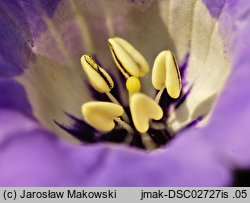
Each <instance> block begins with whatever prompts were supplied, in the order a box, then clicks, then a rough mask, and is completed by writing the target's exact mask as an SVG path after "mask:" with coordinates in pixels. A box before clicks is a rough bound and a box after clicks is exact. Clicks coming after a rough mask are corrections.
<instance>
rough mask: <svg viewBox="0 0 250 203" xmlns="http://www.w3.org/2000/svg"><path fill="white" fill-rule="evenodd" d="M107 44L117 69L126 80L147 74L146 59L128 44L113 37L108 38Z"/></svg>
mask: <svg viewBox="0 0 250 203" xmlns="http://www.w3.org/2000/svg"><path fill="white" fill-rule="evenodd" d="M108 43H109V48H110V51H111V54H112V56H113V59H114V61H115V63H116V65H117V67H118V68H119V70H120V71H121V72H122V74H123V75H124V76H125V77H126V78H128V77H130V76H134V77H143V76H145V75H146V74H147V73H148V72H149V65H148V63H147V61H146V59H145V58H144V57H143V56H142V55H141V53H140V52H139V51H137V50H136V49H135V48H134V47H133V46H132V45H131V44H130V43H129V42H127V41H126V40H124V39H122V38H119V37H114V38H110V39H109V40H108Z"/></svg>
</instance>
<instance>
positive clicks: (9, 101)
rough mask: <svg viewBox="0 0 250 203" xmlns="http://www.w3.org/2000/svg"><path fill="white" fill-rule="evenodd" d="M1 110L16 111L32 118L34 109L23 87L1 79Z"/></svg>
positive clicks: (12, 81) (14, 82)
mask: <svg viewBox="0 0 250 203" xmlns="http://www.w3.org/2000/svg"><path fill="white" fill-rule="evenodd" d="M0 108H7V109H15V110H18V111H20V112H22V113H24V114H26V115H28V116H31V117H32V108H31V105H30V103H29V101H28V98H27V95H26V92H25V90H24V88H23V86H22V85H20V84H19V83H17V82H16V81H14V80H7V79H0Z"/></svg>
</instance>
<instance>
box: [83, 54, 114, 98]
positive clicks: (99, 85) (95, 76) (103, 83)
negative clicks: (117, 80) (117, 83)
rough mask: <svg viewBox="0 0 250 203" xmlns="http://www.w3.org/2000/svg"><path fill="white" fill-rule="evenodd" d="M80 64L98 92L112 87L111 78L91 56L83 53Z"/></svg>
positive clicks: (108, 90) (107, 90) (109, 89)
mask: <svg viewBox="0 0 250 203" xmlns="http://www.w3.org/2000/svg"><path fill="white" fill-rule="evenodd" d="M81 64H82V67H83V70H84V72H85V73H86V75H87V77H88V80H89V82H90V84H91V85H92V86H93V88H94V89H95V90H96V91H98V92H100V93H105V92H110V91H111V89H112V88H113V87H114V82H113V80H112V78H111V77H110V75H109V74H108V73H107V72H106V71H105V70H104V69H103V68H101V67H100V66H99V65H98V64H97V63H96V62H95V61H94V59H93V58H92V57H91V56H89V55H86V54H85V55H83V56H82V57H81Z"/></svg>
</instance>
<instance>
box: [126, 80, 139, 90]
mask: <svg viewBox="0 0 250 203" xmlns="http://www.w3.org/2000/svg"><path fill="white" fill-rule="evenodd" d="M126 88H127V90H128V91H129V93H135V92H139V91H140V89H141V83H140V80H139V79H138V78H137V77H133V76H132V77H129V78H128V79H127V82H126Z"/></svg>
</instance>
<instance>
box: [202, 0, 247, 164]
mask: <svg viewBox="0 0 250 203" xmlns="http://www.w3.org/2000/svg"><path fill="white" fill-rule="evenodd" d="M244 2H245V1H244ZM249 6H250V4H249V3H248V4H245V3H244V4H243V1H238V2H237V3H235V4H234V6H232V5H231V4H228V5H227V7H226V8H225V9H226V12H227V13H226V16H227V18H231V19H233V18H235V19H234V21H233V22H232V24H233V25H232V26H231V27H230V28H232V29H233V30H231V32H230V33H232V34H231V42H230V44H229V48H230V51H231V53H230V54H231V58H232V69H233V70H232V72H231V75H230V77H229V79H228V82H227V84H226V88H225V90H224V91H223V93H222V94H221V95H220V99H219V101H218V104H217V106H216V109H215V111H214V114H213V117H212V118H211V122H210V124H209V126H208V127H207V128H206V130H205V131H204V133H205V134H207V136H208V139H210V140H212V141H213V142H214V145H217V146H218V147H219V148H220V149H221V150H224V152H225V155H226V156H227V158H228V159H229V160H230V161H231V164H233V165H234V166H235V167H239V166H240V167H250V156H249V154H250V148H249V144H250V136H249V132H250V125H249V120H250V102H249V101H250V92H249V78H250V69H249V67H250V60H249V51H250V48H249V47H250V36H249V31H250V24H249V21H250V15H248V14H247V15H245V14H246V12H245V7H248V8H249ZM239 8H242V10H240V9H239ZM243 16H244V17H243ZM223 20H225V18H223ZM222 23H226V24H227V23H228V21H223V22H222ZM224 26H225V25H222V27H224Z"/></svg>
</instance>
